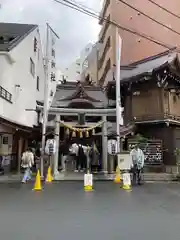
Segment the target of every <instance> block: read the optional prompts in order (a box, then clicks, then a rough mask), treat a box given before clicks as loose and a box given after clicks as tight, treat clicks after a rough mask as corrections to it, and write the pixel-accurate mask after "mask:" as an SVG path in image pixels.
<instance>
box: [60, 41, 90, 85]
mask: <svg viewBox="0 0 180 240" xmlns="http://www.w3.org/2000/svg"><path fill="white" fill-rule="evenodd" d="M92 48H93V44H92V43H89V44H87V45H86V47H85V48H84V49H83V50H82V51H81V53H80V57H79V58H78V59H76V61H75V62H73V63H71V64H70V65H69V67H67V68H65V69H64V70H63V71H62V76H63V77H64V79H66V80H67V81H78V80H81V74H82V71H83V66H84V62H85V60H86V58H87V56H88V55H89V54H90V52H91V51H92Z"/></svg>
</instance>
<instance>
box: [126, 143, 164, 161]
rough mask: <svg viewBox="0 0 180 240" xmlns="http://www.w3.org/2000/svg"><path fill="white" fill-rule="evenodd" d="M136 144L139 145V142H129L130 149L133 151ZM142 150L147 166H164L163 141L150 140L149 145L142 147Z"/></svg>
mask: <svg viewBox="0 0 180 240" xmlns="http://www.w3.org/2000/svg"><path fill="white" fill-rule="evenodd" d="M134 144H137V142H136V141H132V140H131V141H129V142H128V147H129V148H130V149H131V147H132V146H133V145H134ZM141 149H142V150H143V152H144V157H145V160H144V163H145V165H146V166H152V165H162V164H163V145H162V141H161V140H158V139H156V140H148V142H147V144H145V145H144V146H141Z"/></svg>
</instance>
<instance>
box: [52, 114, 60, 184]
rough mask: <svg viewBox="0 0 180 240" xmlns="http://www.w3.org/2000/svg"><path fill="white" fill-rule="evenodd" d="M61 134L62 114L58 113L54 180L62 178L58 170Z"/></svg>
mask: <svg viewBox="0 0 180 240" xmlns="http://www.w3.org/2000/svg"><path fill="white" fill-rule="evenodd" d="M59 136H60V115H56V128H55V141H56V151H55V155H54V164H53V170H54V171H53V175H54V180H59V179H60V173H59V171H58V160H59V138H60V137H59Z"/></svg>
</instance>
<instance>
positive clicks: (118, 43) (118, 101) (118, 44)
mask: <svg viewBox="0 0 180 240" xmlns="http://www.w3.org/2000/svg"><path fill="white" fill-rule="evenodd" d="M121 49H122V39H121V37H120V35H119V31H118V28H116V134H117V135H116V136H117V153H118V154H119V153H120V151H121V146H120V144H121V140H120V121H121V90H120V87H121V85H120V71H121V70H120V67H121ZM118 164H119V163H118Z"/></svg>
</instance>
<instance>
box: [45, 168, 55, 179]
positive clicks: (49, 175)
mask: <svg viewBox="0 0 180 240" xmlns="http://www.w3.org/2000/svg"><path fill="white" fill-rule="evenodd" d="M52 180H53V178H52V174H51V167H50V166H49V167H48V172H47V177H46V182H47V183H51V182H52Z"/></svg>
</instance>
